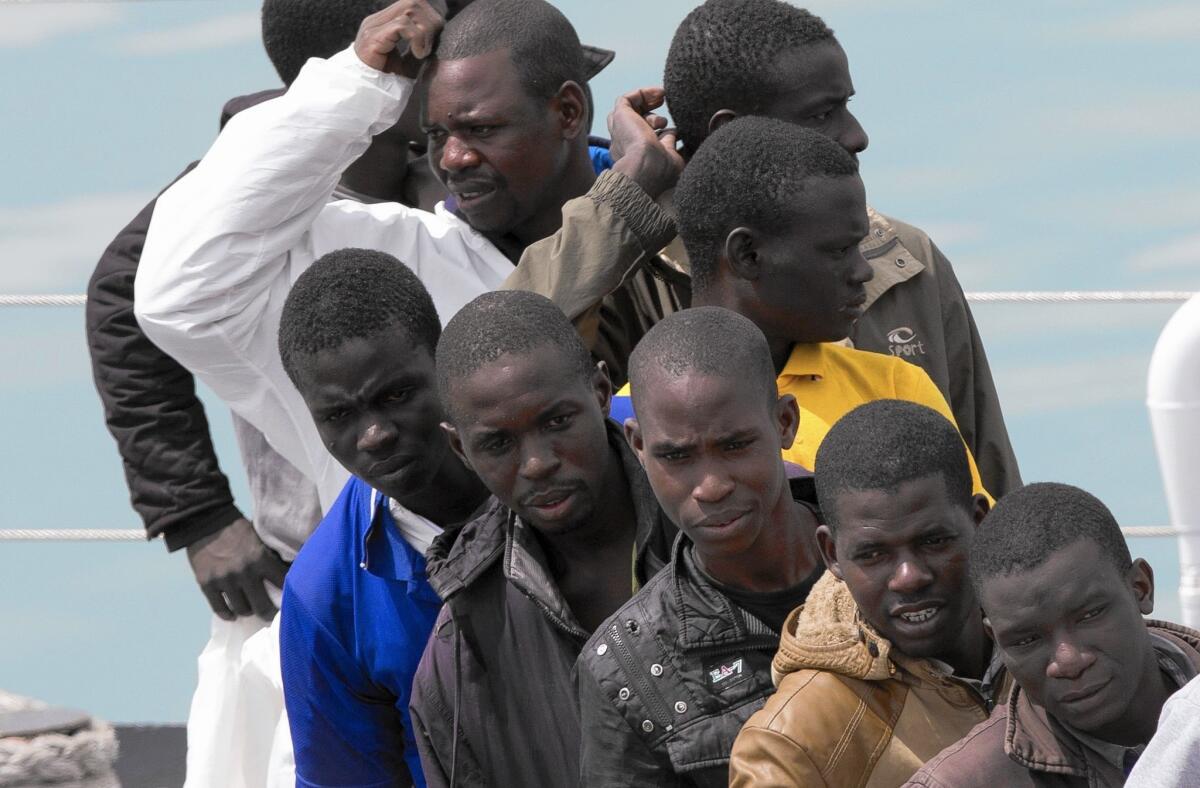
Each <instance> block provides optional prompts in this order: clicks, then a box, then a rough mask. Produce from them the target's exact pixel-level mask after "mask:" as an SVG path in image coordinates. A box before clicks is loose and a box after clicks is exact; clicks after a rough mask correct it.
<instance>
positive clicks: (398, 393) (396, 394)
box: [383, 388, 412, 402]
mask: <svg viewBox="0 0 1200 788" xmlns="http://www.w3.org/2000/svg"><path fill="white" fill-rule="evenodd" d="M410 399H412V389H407V388H406V389H396V390H395V391H389V392H388V393H387V394H386V395H384V397H383V401H384V402H408V401H409V400H410Z"/></svg>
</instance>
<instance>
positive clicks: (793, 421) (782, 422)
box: [775, 394, 800, 451]
mask: <svg viewBox="0 0 1200 788" xmlns="http://www.w3.org/2000/svg"><path fill="white" fill-rule="evenodd" d="M775 420H776V423H777V424H778V425H779V448H781V449H783V450H784V451H787V450H788V449H790V448H792V444H793V443H794V442H795V441H796V432H797V430H799V429H800V406H799V405H798V404H796V398H795V397H793V396H792V395H791V394H784V395H783V396H782V397H780V398H779V399H777V400H776V401H775Z"/></svg>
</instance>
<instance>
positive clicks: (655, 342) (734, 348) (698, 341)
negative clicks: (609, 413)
mask: <svg viewBox="0 0 1200 788" xmlns="http://www.w3.org/2000/svg"><path fill="white" fill-rule="evenodd" d="M688 372H700V373H702V374H705V375H714V376H720V377H722V378H731V379H735V380H738V381H739V382H742V383H744V384H745V385H748V386H757V387H759V388H761V389H762V391H763V394H764V397H765V398H766V400H767V402H769V403H770V404H772V405H773V404H774V403H775V401H776V400H777V399H778V397H779V389H778V387H777V386H776V384H775V365H774V363H773V362H772V361H771V349H770V348H769V347H768V346H767V338H766V337H765V336H763V332H762V331H760V330H759V328H758V326H756V325H754V323H753V322H751V321H750V320H749V319H747V318H745V317H743V316H742V315H739V314H738V313H737V312H733V311H731V310H729V309H725V308H723V307H719V306H699V307H692V308H691V309H684V310H683V311H681V312H676V313H674V314H672V315H668V316H667V317H665V318H663V319H662V320H660V321H659V322H658V323H656V324H655V325H654V327H653V328H651V329H650V330H649V331H647V332H646V335H645V336H644V337H642V339H641V341H640V342H638V344H637V347H635V348H634V349H633V353H631V354H630V356H629V388H630V392H631V395H632V397H633V408H634V412H635V413H636V411H637V403H638V394H639V392H643V391H648V390H649V389H650V388H652V387H653V386H654V385H655V378H656V376H659V375H663V374H666V375H671V376H673V377H679V376H681V375H684V374H686V373H688Z"/></svg>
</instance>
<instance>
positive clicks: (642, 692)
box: [608, 624, 675, 733]
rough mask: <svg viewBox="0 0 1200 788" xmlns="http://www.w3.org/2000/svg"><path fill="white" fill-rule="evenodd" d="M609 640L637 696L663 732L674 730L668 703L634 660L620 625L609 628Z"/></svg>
mask: <svg viewBox="0 0 1200 788" xmlns="http://www.w3.org/2000/svg"><path fill="white" fill-rule="evenodd" d="M608 639H609V640H611V641H612V644H613V648H614V649H616V652H617V659H619V660H620V661H621V667H622V668H624V669H625V675H626V676H628V677H629V680H630V681H632V682H633V684H634V685H635V686H636V688H637V694H638V696H639V697H641V698H642V700H644V701H645V702H646V705H647V706H648V707H649V708H650V714H651V715H652V716H653V717H655V718H656V720H655V721H656V722H657V723H658V725H659V727H660V728H662V730H663V732H664V733H665V732H667V731H670V730H672V729H673V728H674V727H675V726H674V724H673V723H672V722H671V713H670V711H668V710H667V703H666V701H664V700H663V698H662V695H660V694H659V692H658V688H657V687H655V686H654V683H653V682H651V681H650V680H649V679H647V678H646V671H645V669H644V668H643V667H642V666H641V665H639V664H638V662H637V659H636V658H634V656H633V652H631V651H630V650H629V646H628V645H627V644H626V643H625V638H624V637H623V636H622V635H621V629H620V625H618V624H613V625H612V626H611V627H609V628H608ZM647 733H649V731H647Z"/></svg>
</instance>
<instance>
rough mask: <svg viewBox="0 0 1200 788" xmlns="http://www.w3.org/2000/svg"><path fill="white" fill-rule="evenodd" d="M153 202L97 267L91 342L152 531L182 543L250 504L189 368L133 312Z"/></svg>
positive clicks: (90, 306)
mask: <svg viewBox="0 0 1200 788" xmlns="http://www.w3.org/2000/svg"><path fill="white" fill-rule="evenodd" d="M194 166H195V164H192V165H191V166H189V167H188V168H187V169H186V170H184V172H183V173H181V175H180V177H182V176H183V175H184V174H186V173H187V172H189V171H190V170H191V169H192V167H194ZM154 203H155V201H151V202H150V204H149V205H147V206H146V207H145V208H143V209H142V211H141V213H139V214H138V215H137V216H136V217H134V219H133V221H131V222H130V223H129V224H128V225H126V227H125V228H124V229H123V230H121V232H120V233H118V234H117V237H116V238H114V239H113V241H112V243H110V244H109V245H108V248H107V249H105V250H104V254H103V255H102V256H101V257H100V262H99V263H98V264H97V265H96V270H95V271H94V272H93V273H92V278H91V280H90V281H89V282H88V292H87V295H88V299H87V310H86V315H87V336H88V351H89V353H90V354H91V359H92V376H93V378H94V379H95V382H96V389H97V391H98V392H99V393H100V400H101V401H102V402H103V404H104V418H105V422H106V423H107V424H108V430H109V432H111V433H112V436H113V438H115V439H116V441H117V449H118V451H120V453H121V461H122V462H123V464H124V466H125V478H126V480H127V482H128V484H129V492H130V497H131V499H132V502H133V508H134V509H136V510H137V512H138V514H139V515H141V517H142V520H143V522H144V523H145V526H146V533H147V537H148V538H154V537H156V536H160V535H161V536H162V537H163V538H164V541H165V542H166V545H167V549H168V550H178V549H180V548H181V547H186V546H187V545H189V544H191V543H192V542H195V541H196V540H198V539H200V538H202V537H204V536H207V535H209V534H212V533H215V532H217V531H219V530H221V529H222V528H224V527H225V526H227V525H229V524H230V523H232V522H233V521H234V520H236V519H238V518H239V517H241V516H242V513H241V512H240V511H239V510H238V508H237V507H236V506H235V505H234V503H233V494H232V493H231V492H230V490H229V481H228V480H227V479H226V478H225V475H224V474H223V473H221V469H220V467H219V466H218V464H217V456H216V453H215V451H214V450H213V445H212V439H211V438H210V437H209V433H208V420H207V418H206V417H205V415H204V407H203V406H202V405H201V404H200V400H199V399H198V398H197V397H196V386H195V381H194V380H193V378H192V375H191V373H190V372H188V371H187V370H186V369H184V368H183V367H182V366H180V365H179V364H178V363H176V362H175V360H174V359H172V358H171V357H170V356H168V355H167V354H166V353H163V352H162V351H161V350H159V349H158V348H157V347H155V345H154V344H153V343H152V342H150V340H149V339H147V338H146V335H145V334H143V333H142V330H141V328H140V327H139V326H138V323H137V320H136V319H135V318H134V315H133V280H134V276H135V275H136V273H137V266H138V261H139V259H140V258H141V255H142V244H143V243H144V242H145V240H146V230H147V229H148V228H149V226H150V217H151V216H152V215H153V212H154Z"/></svg>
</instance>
